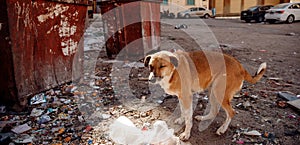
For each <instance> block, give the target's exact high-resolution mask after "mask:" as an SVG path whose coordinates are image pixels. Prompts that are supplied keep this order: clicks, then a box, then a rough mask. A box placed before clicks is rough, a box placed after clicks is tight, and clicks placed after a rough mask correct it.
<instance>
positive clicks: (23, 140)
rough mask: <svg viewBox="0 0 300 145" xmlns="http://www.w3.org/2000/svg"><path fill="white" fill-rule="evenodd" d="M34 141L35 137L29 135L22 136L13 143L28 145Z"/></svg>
mask: <svg viewBox="0 0 300 145" xmlns="http://www.w3.org/2000/svg"><path fill="white" fill-rule="evenodd" d="M33 139H34V137H32V136H30V135H28V134H22V135H21V136H20V137H17V138H15V139H13V141H14V142H15V143H18V144H28V143H32V142H33Z"/></svg>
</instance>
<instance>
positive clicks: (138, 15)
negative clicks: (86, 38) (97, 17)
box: [98, 0, 160, 59]
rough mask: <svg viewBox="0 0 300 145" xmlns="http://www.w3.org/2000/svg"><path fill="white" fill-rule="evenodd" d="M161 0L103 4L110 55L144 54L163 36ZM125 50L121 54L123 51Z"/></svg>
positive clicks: (107, 48)
mask: <svg viewBox="0 0 300 145" xmlns="http://www.w3.org/2000/svg"><path fill="white" fill-rule="evenodd" d="M159 2H160V1H135V2H133V1H126V0H125V1H113V2H112V1H109V2H101V3H98V4H100V8H101V13H102V18H103V22H104V23H103V25H104V32H105V35H104V36H105V39H106V40H107V41H106V45H105V46H106V51H107V55H108V56H109V57H112V56H114V55H118V54H119V56H118V57H120V55H125V56H121V57H126V59H138V58H139V57H143V55H144V51H145V50H146V51H147V50H150V49H156V48H157V47H158V44H159V41H160V39H159V36H160V3H159ZM120 51H121V52H122V53H119V52H120Z"/></svg>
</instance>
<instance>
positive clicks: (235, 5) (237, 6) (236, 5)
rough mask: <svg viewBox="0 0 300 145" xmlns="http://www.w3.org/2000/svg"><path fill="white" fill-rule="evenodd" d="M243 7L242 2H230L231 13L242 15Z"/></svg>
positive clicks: (236, 0) (239, 0)
mask: <svg viewBox="0 0 300 145" xmlns="http://www.w3.org/2000/svg"><path fill="white" fill-rule="evenodd" d="M241 6H242V1H241V0H231V1H230V13H240V12H241Z"/></svg>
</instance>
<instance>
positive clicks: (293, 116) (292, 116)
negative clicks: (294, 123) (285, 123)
mask: <svg viewBox="0 0 300 145" xmlns="http://www.w3.org/2000/svg"><path fill="white" fill-rule="evenodd" d="M288 118H290V119H295V118H297V117H296V116H295V115H294V114H290V115H288Z"/></svg>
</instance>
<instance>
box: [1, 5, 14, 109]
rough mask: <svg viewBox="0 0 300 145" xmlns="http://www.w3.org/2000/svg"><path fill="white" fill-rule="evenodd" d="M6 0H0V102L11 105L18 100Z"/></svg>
mask: <svg viewBox="0 0 300 145" xmlns="http://www.w3.org/2000/svg"><path fill="white" fill-rule="evenodd" d="M6 8H7V6H6V1H0V10H1V12H0V55H1V57H0V100H1V101H0V102H1V103H8V105H13V104H12V103H11V102H16V101H17V100H18V97H17V93H16V88H15V81H14V77H13V76H14V71H13V61H12V50H11V45H10V44H11V42H10V37H9V24H8V16H7V11H6Z"/></svg>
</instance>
